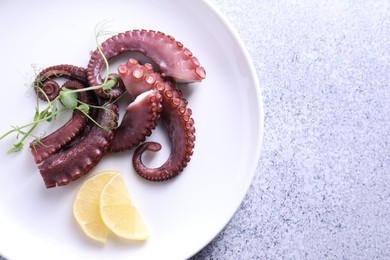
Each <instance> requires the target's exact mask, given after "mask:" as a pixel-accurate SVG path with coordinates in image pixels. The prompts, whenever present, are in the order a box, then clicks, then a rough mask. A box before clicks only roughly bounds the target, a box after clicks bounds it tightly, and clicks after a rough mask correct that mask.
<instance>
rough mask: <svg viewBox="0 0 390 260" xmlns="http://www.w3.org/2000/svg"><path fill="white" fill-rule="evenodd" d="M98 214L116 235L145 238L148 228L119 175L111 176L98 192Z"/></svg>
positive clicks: (130, 238) (147, 235)
mask: <svg viewBox="0 0 390 260" xmlns="http://www.w3.org/2000/svg"><path fill="white" fill-rule="evenodd" d="M100 216H101V218H102V220H103V222H104V224H105V225H106V226H107V227H108V228H109V229H110V230H111V231H112V232H113V233H114V234H116V235H117V236H119V237H121V238H124V239H129V240H146V239H147V238H148V237H149V232H148V229H147V228H146V225H145V223H144V222H143V220H142V218H141V216H140V214H139V212H138V210H137V209H136V208H135V207H134V205H133V203H132V201H131V198H130V195H129V193H128V191H127V188H126V185H125V182H124V181H123V178H122V176H121V175H115V176H113V177H112V178H111V179H110V180H109V181H108V183H107V184H106V185H105V186H104V188H103V190H102V192H101V194H100Z"/></svg>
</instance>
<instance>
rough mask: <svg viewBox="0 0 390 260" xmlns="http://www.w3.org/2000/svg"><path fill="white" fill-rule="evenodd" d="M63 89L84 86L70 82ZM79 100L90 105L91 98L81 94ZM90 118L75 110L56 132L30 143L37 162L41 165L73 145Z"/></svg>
mask: <svg viewBox="0 0 390 260" xmlns="http://www.w3.org/2000/svg"><path fill="white" fill-rule="evenodd" d="M62 87H66V88H68V89H80V88H83V87H84V85H83V84H81V83H80V82H78V81H74V80H70V81H67V82H66V83H64V84H63V86H62ZM79 100H80V101H82V102H84V103H86V104H90V103H91V98H90V97H89V94H87V93H86V92H80V93H79ZM87 122H88V118H87V116H85V115H84V114H83V113H82V112H81V111H79V110H74V112H73V115H72V117H71V119H69V121H68V122H66V123H65V124H64V125H63V126H62V127H60V128H59V129H57V130H56V131H55V132H53V133H51V134H49V135H47V136H45V137H43V138H41V139H39V140H37V141H34V142H31V143H30V150H31V153H32V155H33V158H34V160H35V162H36V163H37V164H38V163H41V162H42V161H43V160H45V159H46V158H48V157H49V156H51V155H52V154H55V153H57V152H58V151H59V150H61V149H62V148H63V147H64V146H66V145H68V144H69V143H71V142H72V141H73V140H74V139H75V138H76V137H77V136H78V135H79V134H80V133H81V131H82V130H83V129H84V127H85V126H86V125H87Z"/></svg>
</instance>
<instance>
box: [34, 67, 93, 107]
mask: <svg viewBox="0 0 390 260" xmlns="http://www.w3.org/2000/svg"><path fill="white" fill-rule="evenodd" d="M60 77H63V78H67V79H71V80H77V81H79V82H81V83H83V84H88V79H87V71H86V69H84V68H81V67H76V66H73V65H69V64H62V65H55V66H51V67H48V68H46V69H44V70H42V71H41V72H40V73H39V74H38V75H37V76H36V78H35V81H34V86H35V87H37V86H39V87H40V88H41V89H42V90H43V91H44V92H45V94H46V96H47V98H49V100H53V99H54V98H56V97H57V96H58V94H59V92H60V86H59V85H58V83H57V82H55V81H54V80H53V78H60ZM37 93H38V95H39V97H40V98H41V99H42V100H44V101H47V98H46V97H45V95H43V94H42V93H41V92H39V91H37Z"/></svg>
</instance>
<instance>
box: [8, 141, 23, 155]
mask: <svg viewBox="0 0 390 260" xmlns="http://www.w3.org/2000/svg"><path fill="white" fill-rule="evenodd" d="M22 149H23V143H17V144H14V145H12V147H11V149H9V150H8V151H7V154H11V153H16V152H19V151H20V150H22Z"/></svg>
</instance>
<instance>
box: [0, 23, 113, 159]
mask: <svg viewBox="0 0 390 260" xmlns="http://www.w3.org/2000/svg"><path fill="white" fill-rule="evenodd" d="M106 24H107V22H106V21H103V22H100V23H99V24H98V25H97V26H96V27H95V41H96V45H97V48H98V51H99V52H100V54H101V56H102V58H103V60H104V62H105V65H106V77H105V79H104V82H103V83H102V84H101V85H98V86H90V87H86V88H82V89H68V88H66V87H63V88H61V90H60V92H59V95H58V96H57V97H55V98H54V99H53V100H50V99H49V97H48V96H47V94H46V93H45V92H44V90H43V89H42V88H41V87H40V86H41V83H42V82H44V81H45V80H47V78H40V79H37V80H35V81H34V82H33V83H31V84H29V86H30V87H32V88H33V89H34V90H35V94H36V104H35V113H34V117H33V122H31V123H28V124H25V125H22V126H12V129H11V130H9V131H8V132H6V133H4V134H3V135H1V136H0V140H2V139H4V138H5V137H6V136H9V135H11V134H16V139H18V142H17V143H15V144H14V145H13V146H12V147H11V149H9V150H8V151H7V153H13V152H17V151H20V150H21V149H22V148H23V146H24V144H23V143H24V141H25V140H26V139H27V138H28V137H33V138H34V141H33V142H39V140H40V139H41V138H40V137H36V136H35V135H33V131H34V130H35V129H36V127H37V126H38V125H39V124H40V123H42V122H49V121H52V120H54V119H55V118H56V116H57V115H58V114H59V113H61V112H63V111H66V110H71V111H73V110H78V111H80V112H82V113H83V114H84V115H85V116H86V117H88V118H89V120H91V121H92V122H93V123H94V124H96V125H98V126H99V127H101V128H102V129H109V128H112V127H115V124H114V123H113V125H112V126H103V125H100V124H99V123H98V122H97V121H96V120H95V119H93V118H92V117H91V116H90V114H89V112H90V108H95V109H96V108H97V109H107V108H106V107H105V105H103V106H94V105H91V104H86V103H84V102H82V101H80V100H78V95H77V93H78V92H84V91H91V90H97V89H102V90H103V91H104V92H110V91H111V89H112V88H113V87H114V86H116V84H117V78H116V77H109V64H108V60H107V59H106V57H105V56H104V53H103V51H102V49H101V47H100V45H99V43H98V38H99V37H101V36H104V35H110V34H112V33H113V32H109V31H107V30H105V29H104V26H106ZM31 67H32V68H33V70H34V76H35V78H36V77H37V75H38V74H39V71H40V69H38V66H37V65H36V64H32V65H31ZM54 76H57V75H54ZM58 76H59V77H60V76H61V75H58ZM39 94H40V95H41V96H43V97H44V99H45V100H46V101H47V106H46V107H45V108H44V109H43V110H41V108H40V102H39V97H38V96H39ZM59 103H61V104H62V105H63V107H61V108H59ZM112 118H114V117H112Z"/></svg>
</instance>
